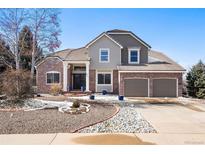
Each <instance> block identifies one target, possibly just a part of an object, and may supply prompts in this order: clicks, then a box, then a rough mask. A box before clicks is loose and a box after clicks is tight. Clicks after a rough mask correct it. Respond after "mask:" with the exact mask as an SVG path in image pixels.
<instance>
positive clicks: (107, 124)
mask: <svg viewBox="0 0 205 154" xmlns="http://www.w3.org/2000/svg"><path fill="white" fill-rule="evenodd" d="M79 132H80V133H156V130H155V129H154V128H153V127H152V126H151V125H150V124H149V122H147V121H146V120H145V119H144V118H143V117H142V116H141V114H139V113H137V109H136V108H135V107H134V106H129V105H125V106H122V107H121V109H120V111H119V113H118V114H116V115H115V116H114V117H112V118H111V119H109V120H107V121H104V122H102V123H98V124H96V125H93V126H90V127H87V128H84V129H82V130H80V131H79Z"/></svg>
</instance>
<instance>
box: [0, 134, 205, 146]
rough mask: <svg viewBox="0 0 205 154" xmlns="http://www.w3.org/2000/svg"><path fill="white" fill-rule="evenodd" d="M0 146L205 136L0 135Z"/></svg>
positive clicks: (203, 138) (203, 137)
mask: <svg viewBox="0 0 205 154" xmlns="http://www.w3.org/2000/svg"><path fill="white" fill-rule="evenodd" d="M0 144H1V145H8V144H9V145H71V144H91V145H102V144H107V145H109V144H113V145H144V144H145V145H156V144H160V145H163V144H166V145H167V144H175V145H181V144H205V134H133V133H129V134H69V133H58V134H15V135H0Z"/></svg>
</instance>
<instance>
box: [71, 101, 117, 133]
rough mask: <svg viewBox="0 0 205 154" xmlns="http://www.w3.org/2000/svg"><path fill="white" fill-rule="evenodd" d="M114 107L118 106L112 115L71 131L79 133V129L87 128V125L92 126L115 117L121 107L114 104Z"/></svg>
mask: <svg viewBox="0 0 205 154" xmlns="http://www.w3.org/2000/svg"><path fill="white" fill-rule="evenodd" d="M114 107H115V108H116V111H115V113H114V114H112V115H111V116H109V117H108V118H106V119H103V120H100V121H98V122H95V123H93V124H90V125H87V126H83V127H81V128H79V129H77V130H74V131H73V132H71V133H77V132H78V131H79V130H81V129H84V128H86V127H90V126H93V125H96V124H98V123H101V122H104V121H106V120H108V119H111V118H112V117H114V116H115V115H116V114H117V113H118V112H119V111H120V107H119V106H117V105H114Z"/></svg>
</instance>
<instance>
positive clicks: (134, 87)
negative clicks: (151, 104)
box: [124, 78, 178, 97]
mask: <svg viewBox="0 0 205 154" xmlns="http://www.w3.org/2000/svg"><path fill="white" fill-rule="evenodd" d="M177 84H178V82H177V79H167V78H159V79H152V86H150V79H148V78H147V79H144V78H141V79H125V80H124V95H125V96H126V97H149V92H150V90H152V97H177V92H178V90H177V88H178V86H177ZM150 87H151V88H150Z"/></svg>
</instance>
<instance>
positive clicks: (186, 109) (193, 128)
mask: <svg viewBox="0 0 205 154" xmlns="http://www.w3.org/2000/svg"><path fill="white" fill-rule="evenodd" d="M137 108H138V112H139V113H141V114H142V116H143V117H144V118H145V119H146V120H147V121H149V122H150V123H151V124H152V126H153V127H154V128H155V129H156V130H157V132H158V133H160V134H162V133H182V134H187V133H191V134H201V133H202V134H205V104H189V105H182V104H138V105H137Z"/></svg>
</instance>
